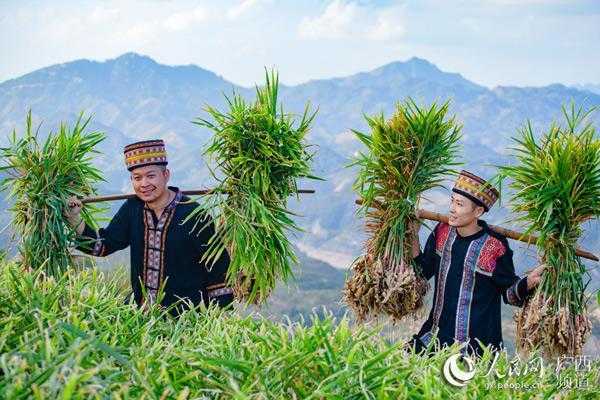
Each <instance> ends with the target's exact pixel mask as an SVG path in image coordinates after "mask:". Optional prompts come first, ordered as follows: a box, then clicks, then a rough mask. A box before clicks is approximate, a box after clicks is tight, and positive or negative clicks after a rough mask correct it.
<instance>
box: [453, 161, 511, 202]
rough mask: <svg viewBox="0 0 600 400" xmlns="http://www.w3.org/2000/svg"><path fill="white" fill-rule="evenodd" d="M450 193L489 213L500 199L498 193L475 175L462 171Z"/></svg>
mask: <svg viewBox="0 0 600 400" xmlns="http://www.w3.org/2000/svg"><path fill="white" fill-rule="evenodd" d="M452 191H453V192H455V193H458V194H462V195H463V196H465V197H468V198H469V199H471V200H472V201H473V202H474V203H475V204H477V205H478V206H481V207H483V208H484V209H485V211H489V210H490V208H492V206H493V205H494V203H495V202H496V200H498V197H500V193H498V191H497V190H496V189H495V188H494V187H493V186H492V185H490V184H489V183H488V182H486V181H485V180H484V179H482V178H480V177H478V176H477V175H474V174H472V173H470V172H469V171H464V170H463V171H460V174H459V175H458V178H457V179H456V182H455V183H454V188H452Z"/></svg>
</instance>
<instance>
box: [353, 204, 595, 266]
mask: <svg viewBox="0 0 600 400" xmlns="http://www.w3.org/2000/svg"><path fill="white" fill-rule="evenodd" d="M362 203H363V202H362V200H356V204H359V205H360V204H362ZM417 216H418V217H419V218H422V219H428V220H430V221H437V222H443V223H445V224H447V223H448V216H447V215H444V214H440V213H436V212H432V211H427V210H417ZM489 227H490V229H491V230H493V231H494V232H497V233H499V234H501V235H503V236H506V237H507V238H510V239H514V240H518V241H521V242H525V243H528V244H535V243H536V242H537V240H538V238H537V236H533V235H524V234H522V233H521V232H517V231H513V230H510V229H506V228H503V227H501V226H496V225H489ZM575 254H577V255H578V256H579V257H583V258H587V259H588V260H594V261H600V259H599V258H598V257H597V256H596V255H594V254H593V253H590V252H589V251H586V250H583V249H580V248H577V249H576V250H575Z"/></svg>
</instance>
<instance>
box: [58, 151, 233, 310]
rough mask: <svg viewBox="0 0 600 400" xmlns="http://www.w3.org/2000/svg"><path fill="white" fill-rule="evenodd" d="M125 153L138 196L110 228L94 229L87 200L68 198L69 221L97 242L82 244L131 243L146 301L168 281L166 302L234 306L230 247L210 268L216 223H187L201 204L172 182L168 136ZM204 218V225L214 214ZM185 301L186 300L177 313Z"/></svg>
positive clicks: (108, 249)
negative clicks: (206, 258)
mask: <svg viewBox="0 0 600 400" xmlns="http://www.w3.org/2000/svg"><path fill="white" fill-rule="evenodd" d="M124 153H125V163H126V166H127V169H128V170H129V171H130V174H131V183H132V186H133V190H134V192H135V194H136V195H137V196H136V197H135V198H133V199H129V200H127V201H126V202H125V203H124V204H123V205H122V206H121V208H120V209H119V211H118V212H117V214H116V215H115V216H114V217H113V219H112V220H111V221H110V223H109V224H108V226H107V227H106V228H104V229H100V230H99V231H97V232H96V231H94V230H93V229H91V228H90V227H89V226H87V225H86V224H85V223H84V222H83V220H82V218H81V215H80V213H81V207H82V204H81V202H80V201H79V200H78V199H76V198H71V199H69V201H68V208H67V212H66V214H67V219H68V221H69V223H70V224H71V225H72V226H73V227H74V228H75V229H76V231H77V234H78V235H80V236H81V237H82V238H87V239H89V241H90V242H91V243H92V244H91V245H90V246H80V247H79V249H80V250H82V251H84V252H86V253H88V254H91V255H94V256H98V257H103V256H107V255H109V254H112V253H114V252H115V251H118V250H122V249H124V248H126V247H130V251H131V256H130V258H131V286H132V289H133V294H134V298H135V301H136V303H137V304H138V305H140V306H141V305H142V304H144V303H146V302H149V303H154V302H155V301H156V299H157V295H158V292H159V289H160V288H161V287H162V286H163V285H164V298H163V300H162V303H161V304H162V305H164V306H170V305H171V304H173V303H175V302H177V301H178V300H180V299H184V300H188V301H191V302H192V303H193V304H194V305H198V304H199V303H200V302H204V303H205V304H208V302H209V301H211V300H213V301H216V302H217V303H218V304H219V305H220V306H223V307H224V306H227V305H229V304H230V303H231V302H232V301H233V291H232V289H231V288H229V287H227V285H226V283H225V275H226V272H227V267H228V266H229V256H228V254H227V252H225V251H224V252H223V253H222V255H221V257H220V258H219V259H218V260H217V262H216V263H215V264H214V265H212V267H211V268H210V270H209V269H208V268H207V266H206V265H204V264H203V263H201V262H200V259H201V257H202V255H203V253H204V251H205V249H206V245H207V243H208V241H209V239H210V238H211V237H212V236H213V235H214V233H215V230H214V226H213V224H212V223H209V225H208V226H207V228H206V229H204V230H202V232H201V233H200V234H199V235H197V234H195V233H191V232H190V231H191V230H192V229H191V228H192V223H187V224H184V225H182V222H183V221H184V220H185V219H186V217H187V216H188V215H189V214H190V213H191V212H192V211H193V210H194V208H195V207H196V206H197V203H194V202H190V199H189V198H187V197H186V196H183V195H182V194H181V192H180V191H179V189H178V188H176V187H172V186H167V183H168V181H169V178H170V172H169V170H168V169H167V167H166V166H167V154H166V150H165V145H164V143H163V141H162V140H148V141H142V142H137V143H133V144H130V145H128V146H126V147H125V151H124ZM203 218H204V219H205V220H204V221H201V222H199V224H201V225H203V224H204V222H206V221H207V220H206V219H207V218H209V217H208V216H204V217H203ZM144 294H145V296H144ZM184 306H185V304H184V302H182V303H180V305H178V306H177V307H176V308H174V310H175V313H177V312H179V311H181V309H182V308H183V307H184Z"/></svg>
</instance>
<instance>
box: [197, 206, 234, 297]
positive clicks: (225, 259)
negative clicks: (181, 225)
mask: <svg viewBox="0 0 600 400" xmlns="http://www.w3.org/2000/svg"><path fill="white" fill-rule="evenodd" d="M199 226H203V227H204V228H203V230H202V232H201V234H200V236H199V237H198V238H196V239H197V240H195V242H196V244H197V246H198V247H197V249H198V252H199V258H202V256H203V255H204V253H205V252H206V251H207V250H208V241H209V240H210V239H211V238H212V237H213V236H214V235H215V225H214V222H213V221H212V219H211V218H210V217H209V216H208V215H204V216H203V221H202V222H201V223H200V224H199ZM229 262H230V258H229V253H228V252H227V250H223V252H222V253H221V255H220V256H219V258H218V259H217V260H216V261H215V262H214V263H213V260H210V261H207V262H205V263H204V265H203V267H204V268H205V270H206V273H207V278H206V287H205V288H204V289H203V293H202V295H203V298H204V299H207V300H206V303H207V304H208V303H209V302H215V303H216V304H217V305H218V306H219V307H222V308H224V307H227V306H229V305H230V304H231V303H232V302H233V299H234V298H233V289H232V288H231V287H229V286H228V285H227V269H228V268H229Z"/></svg>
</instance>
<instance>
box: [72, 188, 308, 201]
mask: <svg viewBox="0 0 600 400" xmlns="http://www.w3.org/2000/svg"><path fill="white" fill-rule="evenodd" d="M181 193H182V194H184V195H186V196H194V195H207V194H211V193H213V190H212V189H195V190H182V191H181ZM298 193H315V191H314V189H299V190H298ZM134 197H136V194H135V193H127V194H110V195H105V196H92V197H84V198H83V199H81V202H82V203H83V204H89V203H101V202H104V201H116V200H127V199H132V198H134Z"/></svg>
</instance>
